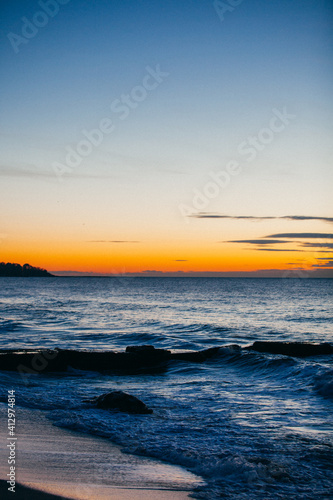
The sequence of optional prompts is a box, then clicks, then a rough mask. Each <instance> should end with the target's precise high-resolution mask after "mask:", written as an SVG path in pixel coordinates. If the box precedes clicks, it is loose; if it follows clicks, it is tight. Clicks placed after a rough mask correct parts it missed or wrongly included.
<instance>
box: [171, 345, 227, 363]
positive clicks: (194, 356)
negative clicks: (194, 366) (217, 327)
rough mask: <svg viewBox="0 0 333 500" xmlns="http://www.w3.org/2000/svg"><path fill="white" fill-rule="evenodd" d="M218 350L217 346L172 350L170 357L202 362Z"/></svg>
mask: <svg viewBox="0 0 333 500" xmlns="http://www.w3.org/2000/svg"><path fill="white" fill-rule="evenodd" d="M219 350H220V348H219V347H210V348H209V349H204V350H203V351H185V352H173V353H172V354H171V359H175V360H179V361H190V362H193V363H202V362H203V361H206V359H209V358H212V357H213V356H215V355H216V354H218V353H219Z"/></svg>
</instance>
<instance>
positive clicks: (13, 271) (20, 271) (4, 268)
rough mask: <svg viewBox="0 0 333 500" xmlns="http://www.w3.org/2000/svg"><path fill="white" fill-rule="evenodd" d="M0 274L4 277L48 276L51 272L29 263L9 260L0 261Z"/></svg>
mask: <svg viewBox="0 0 333 500" xmlns="http://www.w3.org/2000/svg"><path fill="white" fill-rule="evenodd" d="M0 276H6V277H24V278H25V277H35V278H42V277H50V276H54V275H53V274H51V273H49V272H47V271H46V269H41V268H40V267H33V266H30V264H24V265H23V266H21V265H20V264H12V263H11V262H7V263H5V262H0Z"/></svg>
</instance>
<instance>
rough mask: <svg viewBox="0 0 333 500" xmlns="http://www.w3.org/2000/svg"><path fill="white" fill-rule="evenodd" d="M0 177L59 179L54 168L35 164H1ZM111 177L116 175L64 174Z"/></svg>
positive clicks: (73, 176) (85, 177) (69, 176)
mask: <svg viewBox="0 0 333 500" xmlns="http://www.w3.org/2000/svg"><path fill="white" fill-rule="evenodd" d="M0 177H27V178H31V179H35V178H39V179H55V180H58V177H57V174H56V173H55V172H54V170H53V169H51V168H50V169H49V170H41V169H38V168H37V167H35V166H34V165H29V166H27V167H16V166H15V167H7V166H4V165H0ZM111 177H115V176H114V175H110V174H98V175H96V174H95V173H91V174H90V173H86V174H85V173H82V172H77V171H75V170H74V171H73V172H68V173H67V172H66V173H65V174H64V178H70V179H108V178H111Z"/></svg>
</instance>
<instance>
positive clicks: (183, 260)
mask: <svg viewBox="0 0 333 500" xmlns="http://www.w3.org/2000/svg"><path fill="white" fill-rule="evenodd" d="M173 262H188V260H187V259H175V260H174V261H173Z"/></svg>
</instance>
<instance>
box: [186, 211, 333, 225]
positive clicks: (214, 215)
mask: <svg viewBox="0 0 333 500" xmlns="http://www.w3.org/2000/svg"><path fill="white" fill-rule="evenodd" d="M188 217H191V218H194V219H233V220H238V219H247V220H273V219H275V220H293V221H309V220H318V221H323V222H330V223H333V217H316V216H312V215H283V216H278V217H276V216H255V215H224V214H217V213H209V212H199V213H197V214H192V215H189V216H188Z"/></svg>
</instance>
